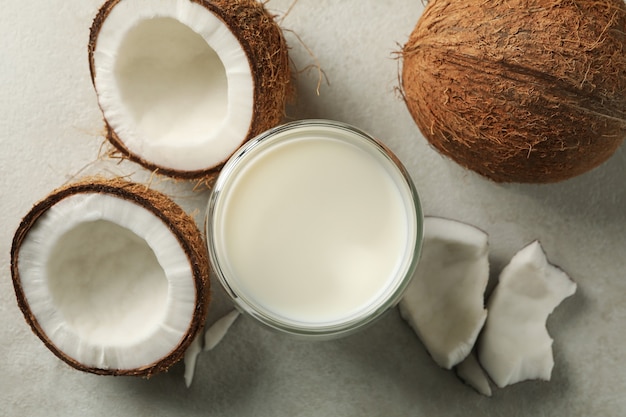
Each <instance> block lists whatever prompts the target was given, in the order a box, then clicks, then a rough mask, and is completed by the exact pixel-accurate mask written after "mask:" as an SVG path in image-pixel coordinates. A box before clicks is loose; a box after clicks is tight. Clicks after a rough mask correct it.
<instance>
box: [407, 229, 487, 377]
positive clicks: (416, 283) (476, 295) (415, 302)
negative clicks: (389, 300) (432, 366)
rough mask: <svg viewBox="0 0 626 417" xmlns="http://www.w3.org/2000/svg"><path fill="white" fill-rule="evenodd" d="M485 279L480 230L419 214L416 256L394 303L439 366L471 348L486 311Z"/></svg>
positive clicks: (484, 238)
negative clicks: (420, 243)
mask: <svg viewBox="0 0 626 417" xmlns="http://www.w3.org/2000/svg"><path fill="white" fill-rule="evenodd" d="M488 280H489V261H488V237H487V234H486V233H485V232H483V231H482V230H479V229H477V228H476V227H474V226H471V225H468V224H465V223H461V222H458V221H455V220H449V219H443V218H438V217H426V218H425V219H424V241H423V247H422V254H421V258H420V260H419V263H418V266H417V270H416V273H415V275H414V277H413V280H412V281H411V283H410V284H409V286H408V288H407V290H406V292H405V295H404V296H403V298H402V300H401V301H400V304H399V307H400V313H401V314H402V317H403V318H404V319H405V320H406V321H407V322H408V323H409V324H410V325H411V327H412V328H413V329H414V331H415V332H416V333H417V335H418V337H419V338H420V339H421V340H422V342H423V343H424V345H425V347H426V349H427V350H428V352H429V353H430V354H431V356H432V357H433V359H434V360H435V361H436V362H437V364H438V365H439V366H441V367H443V368H446V369H451V368H452V367H453V366H454V365H456V364H458V363H459V362H461V361H462V360H463V359H464V358H465V357H466V356H467V355H468V354H469V353H470V351H471V350H472V347H473V346H474V343H475V341H476V338H477V336H478V333H479V332H480V329H481V328H482V326H483V324H484V322H485V318H486V316H487V311H486V310H485V308H484V292H485V288H486V286H487V282H488Z"/></svg>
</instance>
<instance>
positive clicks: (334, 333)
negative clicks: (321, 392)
mask: <svg viewBox="0 0 626 417" xmlns="http://www.w3.org/2000/svg"><path fill="white" fill-rule="evenodd" d="M303 128H305V129H324V130H325V131H327V132H331V131H335V132H337V134H338V136H337V137H335V138H336V139H341V137H340V135H339V134H340V133H341V134H345V133H348V134H350V135H351V136H352V137H353V138H354V140H355V141H361V143H367V144H368V145H373V146H374V148H375V149H376V151H377V152H378V153H379V154H380V155H382V156H384V157H385V159H387V160H388V161H389V163H390V166H392V167H394V168H395V170H396V171H397V173H398V174H399V177H400V178H402V181H403V182H404V185H406V189H407V190H408V192H409V194H410V196H409V197H410V198H409V200H410V201H411V202H412V205H413V208H414V213H413V214H414V215H415V217H414V221H415V236H414V242H412V243H413V245H414V247H413V249H412V251H410V259H409V260H408V262H407V266H406V268H405V271H404V274H403V275H402V276H401V277H399V279H398V280H397V281H398V282H397V285H396V286H395V287H393V288H392V291H391V292H390V293H388V294H386V297H385V298H380V299H377V300H376V302H375V303H373V305H372V306H373V307H374V308H372V309H371V310H367V311H364V312H363V313H362V314H361V315H358V316H356V317H353V318H351V319H349V320H345V321H340V322H337V323H331V324H306V325H305V324H303V323H298V322H295V321H289V320H285V319H281V318H280V317H278V316H276V315H273V314H271V313H269V312H267V311H263V309H261V308H259V307H258V306H257V305H255V303H254V302H250V300H247V299H246V297H244V296H242V294H241V293H239V292H238V291H236V290H235V289H234V288H233V286H232V285H231V279H230V278H229V277H228V276H227V274H226V273H225V272H224V270H223V268H222V266H221V259H220V258H219V255H218V253H217V252H218V251H217V250H216V245H217V242H216V241H215V237H216V233H215V224H214V221H215V215H216V206H217V204H218V202H219V200H220V198H221V195H222V194H223V192H224V190H225V187H227V186H228V184H229V181H230V180H232V178H231V177H232V176H233V175H236V173H237V168H238V167H239V165H240V164H241V163H242V161H244V159H245V158H247V157H249V156H250V155H251V154H253V153H254V152H255V151H257V150H258V149H263V147H264V146H265V145H264V144H265V143H266V142H267V141H271V140H272V139H273V138H276V137H279V138H280V135H282V134H284V133H286V132H289V131H294V130H298V129H303ZM282 140H283V141H287V140H290V139H289V138H283V139H282ZM270 145H271V143H270ZM422 227H423V213H422V209H421V203H420V199H419V195H418V193H417V190H416V187H415V184H414V183H413V180H412V179H411V177H410V175H409V173H408V171H407V170H406V168H405V167H404V165H403V164H402V163H401V162H400V160H399V159H398V158H397V157H396V156H395V154H393V152H392V151H391V150H389V148H387V147H386V146H385V145H384V144H382V143H381V142H380V141H379V140H377V139H375V138H374V137H372V136H371V135H369V134H368V133H366V132H364V131H362V130H360V129H358V128H356V127H354V126H352V125H349V124H346V123H342V122H337V121H333V120H324V119H308V120H300V121H295V122H290V123H286V124H283V125H280V126H277V127H275V128H273V129H270V130H268V131H266V132H263V133H261V134H260V135H258V136H256V137H255V138H253V139H251V140H249V141H248V142H246V143H245V144H244V145H243V146H241V147H240V148H239V149H238V150H237V151H236V152H235V153H234V154H233V155H232V156H231V157H230V159H229V160H228V161H227V162H226V164H225V165H224V167H223V168H222V170H221V172H220V174H219V176H218V178H217V180H216V182H215V185H214V187H213V189H212V191H211V194H210V197H209V202H208V207H207V214H206V218H205V233H206V241H207V246H208V251H209V256H210V258H211V263H212V267H213V270H214V272H215V273H216V275H217V278H218V280H219V281H220V284H221V285H222V286H223V287H224V289H225V291H226V292H227V293H228V295H229V296H230V298H231V300H232V301H233V302H234V304H235V306H236V307H237V308H238V309H239V310H241V311H242V312H244V313H245V314H248V315H249V316H251V317H253V318H255V319H256V320H257V321H259V322H260V323H262V324H264V325H266V326H268V327H269V328H271V329H275V330H279V331H282V332H285V333H289V334H293V335H297V336H304V337H307V338H311V337H313V338H317V339H319V338H335V337H338V336H341V335H345V334H349V333H352V332H353V331H356V330H358V329H361V328H362V327H364V326H366V325H368V324H370V323H371V322H373V321H375V320H376V319H378V318H379V317H380V316H381V315H382V314H383V313H385V312H386V311H387V310H389V309H390V308H391V307H393V306H395V305H396V304H397V302H398V301H399V299H400V297H401V296H402V294H403V293H404V290H405V289H406V286H407V285H408V283H409V282H410V280H411V278H412V276H413V273H414V270H415V268H416V265H417V262H418V259H419V254H420V251H421V243H422V238H423V230H422Z"/></svg>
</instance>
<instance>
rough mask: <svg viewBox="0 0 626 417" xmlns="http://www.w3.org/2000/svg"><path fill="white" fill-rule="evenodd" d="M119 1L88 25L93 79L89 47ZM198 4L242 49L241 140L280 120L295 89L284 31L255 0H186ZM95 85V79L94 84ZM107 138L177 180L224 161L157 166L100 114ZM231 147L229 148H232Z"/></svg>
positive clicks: (202, 174) (203, 174)
mask: <svg viewBox="0 0 626 417" xmlns="http://www.w3.org/2000/svg"><path fill="white" fill-rule="evenodd" d="M121 1H124V0H108V1H107V2H106V3H104V4H103V5H102V6H101V8H100V10H99V12H98V14H97V16H96V17H95V19H94V21H93V24H92V26H91V30H90V36H89V44H88V48H87V49H88V54H89V68H90V72H91V79H92V82H93V81H94V78H95V66H94V57H93V54H94V51H95V47H96V44H97V42H98V35H99V33H100V28H101V26H102V24H103V23H104V21H105V20H106V18H107V16H108V15H109V13H110V12H111V10H113V8H114V7H115V6H116V5H117V4H118V3H120V2H121ZM189 1H192V2H193V3H197V4H199V5H201V6H203V7H204V8H206V9H207V10H208V12H210V13H213V14H214V15H215V16H217V17H219V18H220V19H221V20H222V21H223V22H224V23H225V24H226V25H227V26H228V28H229V29H230V30H231V32H232V33H233V35H234V36H235V37H236V38H237V39H238V40H239V43H240V45H241V47H242V48H243V50H244V51H245V53H246V56H247V58H248V62H249V64H250V72H251V74H252V78H253V82H254V98H253V102H254V109H253V112H252V113H253V114H252V120H251V122H250V126H249V128H248V133H247V135H246V136H245V137H243V138H241V143H240V145H242V144H243V143H244V142H246V141H248V140H249V139H252V138H253V137H255V136H257V135H259V134H261V133H262V132H264V131H266V130H268V129H271V128H273V127H275V126H277V125H278V124H280V122H281V121H282V120H283V117H284V116H285V111H286V105H287V102H288V101H289V100H290V99H291V98H292V97H293V95H294V93H295V89H294V85H293V83H292V80H291V70H290V66H289V56H288V47H287V42H286V40H285V37H284V35H283V32H282V30H281V28H280V26H279V25H278V23H277V22H276V20H275V16H273V15H271V14H270V13H269V12H268V11H267V9H266V8H265V6H264V3H262V2H259V1H256V0H213V1H206V0H189ZM94 85H95V84H94ZM105 129H106V133H105V135H106V138H107V140H108V141H109V142H110V143H111V144H112V145H113V146H114V147H115V148H116V149H117V150H118V151H119V152H120V153H121V155H122V156H123V157H124V158H127V159H129V160H131V161H134V162H136V163H139V164H141V165H142V166H144V167H146V168H148V169H150V170H152V171H156V172H158V173H160V174H163V175H167V176H170V177H175V178H181V179H203V178H207V177H211V176H214V175H215V172H216V171H219V169H221V167H222V165H223V163H225V162H226V161H223V163H222V164H220V165H218V166H217V167H209V168H207V169H204V170H197V171H181V170H175V169H170V168H166V167H161V166H158V165H157V164H155V163H153V162H152V161H148V160H145V159H144V158H143V157H142V156H141V155H138V154H135V153H133V152H131V151H130V150H129V149H128V148H127V147H126V146H125V145H124V141H123V138H120V137H119V136H118V134H117V133H116V132H115V131H114V129H112V128H111V126H110V125H109V124H108V123H107V121H106V119H105ZM235 150H236V147H235V149H233V152H234V151H235Z"/></svg>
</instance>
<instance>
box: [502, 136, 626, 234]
mask: <svg viewBox="0 0 626 417" xmlns="http://www.w3.org/2000/svg"><path fill="white" fill-rule="evenodd" d="M624 178H626V144H623V145H622V146H621V147H620V148H619V149H618V150H617V151H616V152H615V154H613V156H612V157H611V158H609V160H607V161H606V162H605V163H604V164H602V165H600V166H599V167H597V168H595V169H593V170H591V171H589V172H587V173H585V174H582V175H580V176H577V177H574V178H571V179H568V180H565V181H562V182H557V183H553V184H506V185H504V186H505V187H506V188H508V189H510V190H512V191H515V192H519V193H523V194H526V195H528V196H530V197H533V198H534V199H537V200H540V201H541V203H542V204H544V205H546V206H551V207H553V208H557V209H558V210H559V211H561V212H562V213H564V214H570V215H572V216H576V217H578V216H595V217H596V218H595V220H594V221H596V222H603V223H606V225H607V226H608V225H610V224H613V223H615V222H619V223H623V222H624V220H625V219H626V186H624V185H623V179H624Z"/></svg>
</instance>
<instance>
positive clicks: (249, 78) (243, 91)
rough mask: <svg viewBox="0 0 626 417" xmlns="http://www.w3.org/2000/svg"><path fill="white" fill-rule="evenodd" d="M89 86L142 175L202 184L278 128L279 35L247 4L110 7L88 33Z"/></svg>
mask: <svg viewBox="0 0 626 417" xmlns="http://www.w3.org/2000/svg"><path fill="white" fill-rule="evenodd" d="M88 52H89V64H90V70H91V78H92V81H93V84H94V87H95V90H96V94H97V98H98V103H99V105H100V108H101V110H102V112H103V115H104V119H105V122H106V128H107V138H108V140H109V141H110V142H111V143H112V144H113V145H114V146H115V147H116V148H117V149H118V150H119V151H121V153H122V154H123V155H124V156H125V157H127V158H129V159H131V160H133V161H135V162H138V163H141V164H142V165H144V166H145V167H147V168H149V169H152V170H158V171H159V172H160V173H163V174H167V175H170V176H174V177H181V178H200V177H205V176H208V175H209V174H210V173H211V172H212V171H214V170H215V169H216V168H219V167H220V166H221V165H222V164H223V163H224V162H225V161H226V159H228V157H229V156H230V155H231V154H232V153H233V152H234V151H235V150H236V149H237V148H239V146H240V145H241V144H242V143H243V142H245V141H246V140H248V139H250V138H252V137H254V136H256V135H257V134H259V133H261V132H263V131H265V130H267V129H269V128H271V127H274V126H275V125H277V124H279V123H280V121H281V120H282V117H283V115H284V111H285V104H286V100H287V96H288V95H289V92H290V91H291V88H292V84H291V83H290V70H289V61H288V55H287V45H286V42H285V39H284V37H283V34H282V31H281V29H280V28H279V26H278V25H277V24H276V22H275V21H274V19H273V17H272V16H271V15H270V14H269V13H268V12H267V11H266V9H265V8H264V6H263V4H262V3H261V2H257V1H255V0H215V1H211V2H208V1H203V0H163V1H152V0H109V1H107V2H106V3H105V4H104V5H103V6H102V7H101V8H100V10H99V13H98V15H97V16H96V18H95V19H94V22H93V25H92V27H91V33H90V39H89V45H88Z"/></svg>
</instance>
